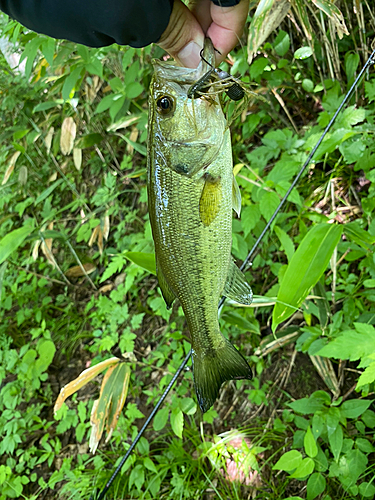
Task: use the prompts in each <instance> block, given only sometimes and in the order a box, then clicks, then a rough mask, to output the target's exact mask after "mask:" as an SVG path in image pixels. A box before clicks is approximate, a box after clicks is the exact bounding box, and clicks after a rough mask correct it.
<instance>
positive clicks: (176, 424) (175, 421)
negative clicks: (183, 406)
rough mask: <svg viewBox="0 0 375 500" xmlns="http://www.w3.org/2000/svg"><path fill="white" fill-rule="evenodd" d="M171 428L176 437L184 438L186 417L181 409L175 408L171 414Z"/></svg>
mask: <svg viewBox="0 0 375 500" xmlns="http://www.w3.org/2000/svg"><path fill="white" fill-rule="evenodd" d="M171 427H172V431H173V432H174V433H175V434H176V436H177V437H179V438H182V431H183V429H184V415H183V413H182V411H181V410H180V408H175V409H174V410H172V412H171Z"/></svg>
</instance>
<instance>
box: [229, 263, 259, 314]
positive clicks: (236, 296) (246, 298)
mask: <svg viewBox="0 0 375 500" xmlns="http://www.w3.org/2000/svg"><path fill="white" fill-rule="evenodd" d="M223 294H224V295H225V296H226V297H228V298H229V299H232V300H234V301H235V302H238V303H240V304H245V305H250V304H251V302H252V301H253V292H252V291H251V288H250V285H249V284H248V283H247V282H246V278H245V275H244V274H243V272H242V271H240V270H239V269H238V267H237V266H236V264H235V263H234V262H233V261H232V262H231V264H230V266H229V271H228V276H227V281H226V283H225V285H224V291H223Z"/></svg>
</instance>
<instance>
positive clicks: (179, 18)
mask: <svg viewBox="0 0 375 500" xmlns="http://www.w3.org/2000/svg"><path fill="white" fill-rule="evenodd" d="M157 44H158V45H159V46H160V47H161V48H163V49H164V50H166V51H167V52H168V54H170V55H171V56H172V57H174V59H175V60H176V61H177V62H178V63H179V64H180V65H181V66H185V67H187V68H196V67H197V66H198V64H199V62H200V60H201V58H200V52H201V50H202V47H203V44H204V33H203V30H202V28H201V26H200V24H199V23H198V21H197V19H196V18H195V17H194V15H193V14H192V13H191V12H190V10H189V9H188V8H187V7H186V5H185V4H183V3H182V2H181V0H174V3H173V9H172V13H171V17H170V19H169V23H168V26H167V29H166V30H165V31H164V33H163V34H162V36H161V37H160V40H159V41H158V42H157Z"/></svg>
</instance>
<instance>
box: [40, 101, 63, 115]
mask: <svg viewBox="0 0 375 500" xmlns="http://www.w3.org/2000/svg"><path fill="white" fill-rule="evenodd" d="M60 104H64V101H63V100H62V99H56V101H46V102H41V103H39V104H37V105H36V106H35V108H34V109H33V113H37V112H38V111H47V109H51V108H55V107H56V106H59V105H60Z"/></svg>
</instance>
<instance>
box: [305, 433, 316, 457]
mask: <svg viewBox="0 0 375 500" xmlns="http://www.w3.org/2000/svg"><path fill="white" fill-rule="evenodd" d="M303 446H304V448H305V452H306V455H308V456H309V457H311V458H314V457H316V455H317V454H318V447H317V445H316V442H315V438H314V436H313V433H312V432H311V428H310V426H308V428H307V431H306V434H305V437H304V439H303Z"/></svg>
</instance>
